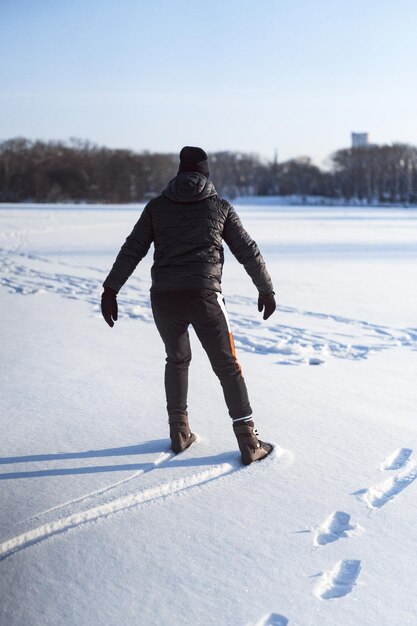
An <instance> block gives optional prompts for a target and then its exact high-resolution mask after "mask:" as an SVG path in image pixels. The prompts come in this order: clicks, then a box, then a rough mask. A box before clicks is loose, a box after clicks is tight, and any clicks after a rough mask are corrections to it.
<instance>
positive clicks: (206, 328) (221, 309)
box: [151, 290, 252, 418]
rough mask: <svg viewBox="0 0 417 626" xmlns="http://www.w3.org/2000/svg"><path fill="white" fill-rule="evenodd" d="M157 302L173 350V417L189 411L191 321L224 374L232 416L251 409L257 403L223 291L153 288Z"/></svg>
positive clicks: (169, 391)
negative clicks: (250, 394) (252, 400)
mask: <svg viewBox="0 0 417 626" xmlns="http://www.w3.org/2000/svg"><path fill="white" fill-rule="evenodd" d="M151 302H152V312H153V316H154V320H155V324H156V326H157V328H158V331H159V334H160V335H161V337H162V341H163V342H164V344H165V350H166V354H167V358H166V366H165V391H166V398H167V410H168V415H169V417H170V418H173V417H176V416H182V415H187V393H188V368H189V365H190V361H191V347H190V339H189V335H188V327H189V325H190V324H191V325H192V327H193V328H194V330H195V332H196V334H197V336H198V338H199V340H200V341H201V344H202V346H203V348H204V350H205V351H206V352H207V355H208V358H209V359H210V363H211V366H212V368H213V370H214V372H215V374H216V375H217V376H218V378H219V380H220V383H221V385H222V387H223V393H224V399H225V401H226V404H227V408H228V409H229V415H230V417H232V418H239V417H246V416H249V415H251V414H252V409H251V407H250V404H249V398H248V392H247V389H246V384H245V381H244V378H243V375H242V370H241V368H240V365H239V363H238V361H237V359H236V354H235V349H234V344H233V337H232V333H231V332H230V327H229V321H228V318H227V313H226V308H225V306H224V299H223V296H222V295H221V294H220V293H217V292H215V291H210V290H201V291H200V290H194V291H174V292H155V291H153V292H152V291H151Z"/></svg>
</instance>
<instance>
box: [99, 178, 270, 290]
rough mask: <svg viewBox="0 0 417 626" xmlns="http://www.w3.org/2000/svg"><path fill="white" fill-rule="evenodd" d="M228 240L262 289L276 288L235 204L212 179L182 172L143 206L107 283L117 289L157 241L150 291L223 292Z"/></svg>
mask: <svg viewBox="0 0 417 626" xmlns="http://www.w3.org/2000/svg"><path fill="white" fill-rule="evenodd" d="M222 240H224V241H225V242H226V243H227V245H228V246H229V248H230V250H231V251H232V253H233V254H234V255H235V257H236V258H237V260H238V261H239V263H242V264H243V265H244V267H245V269H246V271H247V272H248V274H249V275H250V277H251V278H252V280H253V282H254V284H255V285H256V287H257V288H258V290H259V291H260V292H261V293H267V292H270V291H272V289H273V287H272V282H271V278H270V276H269V274H268V272H267V270H266V267H265V263H264V260H263V258H262V256H261V253H260V252H259V249H258V246H257V245H256V243H255V242H254V241H253V240H252V239H251V238H250V236H249V235H248V233H247V232H246V231H245V229H244V228H243V226H242V223H241V221H240V219H239V217H238V215H237V213H236V211H235V210H234V208H233V207H232V206H231V205H230V204H229V203H228V202H227V201H226V200H223V199H222V198H220V197H219V196H218V195H217V192H216V190H215V188H214V185H213V183H211V182H210V181H209V180H208V179H207V178H206V177H205V176H203V175H202V174H198V173H195V172H192V173H190V172H187V173H180V174H178V175H177V176H176V177H175V178H173V179H172V180H171V181H170V182H169V184H168V186H167V188H166V189H165V190H164V191H163V192H162V194H161V195H160V196H158V197H157V198H154V199H153V200H151V201H150V202H149V203H148V204H147V205H146V206H145V208H144V209H143V212H142V215H141V216H140V218H139V221H138V222H137V223H136V225H135V227H134V228H133V231H132V232H131V234H130V235H129V236H128V237H127V239H126V241H125V243H124V244H123V246H122V248H121V250H120V252H119V254H118V255H117V258H116V261H115V263H114V265H113V267H112V269H111V271H110V274H109V275H108V277H107V278H106V280H105V281H104V283H103V286H104V287H111V288H112V289H114V290H115V291H116V292H117V291H119V289H120V288H121V287H122V285H124V283H125V282H126V280H127V279H128V278H129V276H130V275H131V273H132V272H133V270H134V269H135V268H136V266H137V264H138V263H139V261H140V260H141V259H142V258H143V257H144V256H145V254H146V253H147V252H148V250H149V247H150V245H151V243H152V242H153V243H154V245H155V253H154V264H153V266H152V270H151V274H152V290H154V291H178V290H186V289H211V290H213V291H221V286H220V285H221V279H222V269H223V246H222Z"/></svg>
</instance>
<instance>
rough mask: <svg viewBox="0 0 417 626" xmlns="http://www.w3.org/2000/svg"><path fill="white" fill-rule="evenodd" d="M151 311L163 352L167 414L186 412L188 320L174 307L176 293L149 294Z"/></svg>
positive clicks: (175, 305) (176, 303) (175, 304)
mask: <svg viewBox="0 0 417 626" xmlns="http://www.w3.org/2000/svg"><path fill="white" fill-rule="evenodd" d="M151 301H152V312H153V316H154V320H155V324H156V327H157V329H158V331H159V334H160V335H161V338H162V341H163V342H164V345H165V351H166V354H167V357H166V365H165V392H166V399H167V410H168V416H169V417H170V418H173V417H181V416H184V417H186V416H187V394H188V368H189V365H190V361H191V347H190V339H189V335H188V325H189V323H188V322H187V321H186V320H185V319H184V318H183V316H182V315H181V311H179V310H178V296H176V294H168V293H160V294H159V293H155V294H152V295H151Z"/></svg>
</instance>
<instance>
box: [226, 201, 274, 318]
mask: <svg viewBox="0 0 417 626" xmlns="http://www.w3.org/2000/svg"><path fill="white" fill-rule="evenodd" d="M228 207H229V211H228V215H227V218H226V222H225V225H224V231H223V239H224V241H225V242H226V243H227V245H228V246H229V248H230V250H231V252H232V253H233V254H234V256H235V257H236V259H237V260H238V261H239V263H242V265H243V267H244V268H245V270H246V271H247V273H248V274H249V276H250V277H251V278H252V281H253V283H254V285H255V287H256V288H257V289H258V291H259V299H258V309H259V311H262V310H263V309H265V310H264V319H268V317H270V315H272V313H273V312H274V311H275V308H276V304H275V298H274V288H273V285H272V280H271V277H270V275H269V273H268V270H267V269H266V265H265V261H264V259H263V257H262V254H261V253H260V251H259V248H258V246H257V244H256V242H255V241H254V240H253V239H252V238H251V237H250V235H249V233H247V232H246V230H245V229H244V228H243V225H242V222H241V221H240V218H239V216H238V214H237V213H236V211H235V210H234V208H233V207H232V206H231V205H229V204H228Z"/></svg>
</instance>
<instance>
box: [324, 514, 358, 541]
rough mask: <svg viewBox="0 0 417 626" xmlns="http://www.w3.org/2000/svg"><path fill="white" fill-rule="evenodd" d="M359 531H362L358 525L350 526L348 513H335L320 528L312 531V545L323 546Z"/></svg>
mask: <svg viewBox="0 0 417 626" xmlns="http://www.w3.org/2000/svg"><path fill="white" fill-rule="evenodd" d="M360 530H362V529H361V527H360V526H359V524H351V521H350V515H349V513H345V512H344V511H335V512H334V513H331V514H330V515H329V516H328V517H327V518H326V519H325V521H324V522H323V523H322V524H321V525H320V526H318V527H317V528H314V529H313V532H314V543H315V545H316V546H325V545H326V544H327V543H332V542H333V541H337V540H338V539H341V538H342V537H350V536H351V535H353V534H355V533H357V532H359V531H360Z"/></svg>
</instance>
